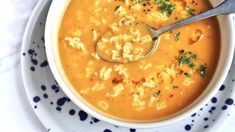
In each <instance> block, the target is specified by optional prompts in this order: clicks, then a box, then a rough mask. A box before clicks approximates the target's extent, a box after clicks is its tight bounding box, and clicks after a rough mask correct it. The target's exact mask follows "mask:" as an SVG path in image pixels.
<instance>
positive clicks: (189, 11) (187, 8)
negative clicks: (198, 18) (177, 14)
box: [186, 6, 195, 15]
mask: <svg viewBox="0 0 235 132" xmlns="http://www.w3.org/2000/svg"><path fill="white" fill-rule="evenodd" d="M186 12H187V14H188V15H194V12H195V9H193V8H191V7H189V6H187V7H186Z"/></svg>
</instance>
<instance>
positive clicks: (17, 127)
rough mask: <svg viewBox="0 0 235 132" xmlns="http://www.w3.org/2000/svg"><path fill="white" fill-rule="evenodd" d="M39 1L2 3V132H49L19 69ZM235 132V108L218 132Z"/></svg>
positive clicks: (6, 1) (0, 81)
mask: <svg viewBox="0 0 235 132" xmlns="http://www.w3.org/2000/svg"><path fill="white" fill-rule="evenodd" d="M37 1H38V0H4V1H1V4H0V84H1V86H0V132H46V131H47V130H46V129H45V128H44V126H43V125H42V124H41V122H40V121H39V120H38V119H37V117H36V115H35V114H34V112H33V110H32V108H31V106H30V104H29V102H28V100H27V97H26V93H25V90H24V86H23V83H22V77H21V70H20V49H21V41H22V37H23V32H24V29H25V26H26V23H27V20H28V18H29V16H30V14H31V12H32V10H33V8H34V6H35V5H36V3H37ZM233 107H234V106H233ZM234 130H235V107H234V108H233V109H232V111H231V114H230V116H229V118H228V120H227V121H225V123H224V124H223V125H222V126H221V127H220V129H219V130H218V132H231V131H234Z"/></svg>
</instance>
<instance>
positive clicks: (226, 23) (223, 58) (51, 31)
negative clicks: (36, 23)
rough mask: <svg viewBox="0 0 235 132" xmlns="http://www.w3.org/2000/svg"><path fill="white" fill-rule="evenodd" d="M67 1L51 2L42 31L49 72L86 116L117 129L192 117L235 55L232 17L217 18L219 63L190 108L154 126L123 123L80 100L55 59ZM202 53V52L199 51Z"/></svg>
mask: <svg viewBox="0 0 235 132" xmlns="http://www.w3.org/2000/svg"><path fill="white" fill-rule="evenodd" d="M69 3H70V0H54V1H53V2H52V5H51V7H50V10H49V14H48V17H47V21H46V29H45V41H46V53H47V58H48V61H49V65H50V68H51V70H52V73H53V75H54V76H55V78H56V80H57V82H58V83H59V85H60V87H61V88H62V89H63V91H64V92H65V94H66V95H67V96H68V97H69V98H70V99H71V100H72V101H73V102H74V103H75V104H76V105H77V106H78V107H80V108H81V109H83V110H84V111H86V112H88V113H89V114H91V115H92V116H94V117H96V118H98V119H100V120H103V121H106V122H109V123H112V124H114V125H117V126H124V127H130V128H151V127H159V126H163V125H167V124H169V123H173V122H176V121H178V120H181V119H184V118H185V117H187V116H190V115H191V114H193V113H195V112H196V111H197V110H199V109H200V108H202V107H203V106H204V105H205V104H206V103H207V102H208V101H209V100H210V99H211V98H212V97H213V96H214V95H215V94H216V92H217V91H218V89H219V87H220V86H221V85H222V83H223V81H224V80H225V77H226V75H227V73H228V71H229V68H230V65H231V62H232V57H233V52H234V38H233V37H234V25H233V24H232V17H231V16H230V15H224V16H219V17H218V20H219V26H220V30H221V53H220V57H219V63H218V66H217V68H216V72H215V74H214V76H213V78H212V80H211V81H210V83H209V85H208V87H207V88H206V89H205V90H204V92H203V93H202V94H201V95H200V96H199V97H198V98H197V99H196V100H195V101H194V102H192V103H191V104H190V105H189V106H187V107H186V108H184V109H183V110H181V111H179V112H177V113H175V114H173V115H171V116H168V117H166V118H164V119H161V120H159V121H155V122H128V121H123V120H117V119H114V118H111V117H109V116H106V115H104V114H102V113H101V112H98V111H96V110H95V109H93V108H91V107H90V106H89V105H87V104H86V103H85V102H84V101H82V99H81V98H80V97H79V96H77V93H75V92H74V91H73V88H72V85H71V84H70V83H69V80H68V79H67V78H66V75H65V73H64V71H63V68H62V66H61V64H60V60H59V56H58V39H57V36H58V31H59V28H60V23H61V20H62V18H63V14H64V12H65V11H66V8H67V6H68V4H69ZM211 3H212V5H217V4H218V3H220V1H219V0H211ZM202 50H203V49H202Z"/></svg>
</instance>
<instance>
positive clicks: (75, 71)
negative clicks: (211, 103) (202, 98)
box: [58, 0, 220, 121]
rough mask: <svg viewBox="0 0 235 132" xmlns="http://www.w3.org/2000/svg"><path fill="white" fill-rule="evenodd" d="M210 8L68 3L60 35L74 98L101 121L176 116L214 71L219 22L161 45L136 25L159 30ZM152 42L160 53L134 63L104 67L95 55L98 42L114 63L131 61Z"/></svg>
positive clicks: (168, 36) (182, 31)
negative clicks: (105, 117)
mask: <svg viewBox="0 0 235 132" xmlns="http://www.w3.org/2000/svg"><path fill="white" fill-rule="evenodd" d="M210 8H211V5H210V3H209V2H208V1H207V0H71V3H70V4H69V6H68V8H67V10H66V12H65V15H64V17H63V20H62V23H61V27H60V31H59V36H58V39H59V43H58V45H59V56H60V60H61V64H62V66H63V69H64V72H65V74H66V76H67V78H68V80H69V81H70V83H71V84H72V86H73V88H74V91H75V92H76V94H77V95H78V96H80V97H81V98H82V99H83V100H84V101H86V103H87V104H88V105H89V106H92V107H93V108H95V109H96V110H98V111H100V112H102V113H103V114H106V115H109V116H112V117H114V118H118V119H123V120H134V121H151V120H158V119H161V118H163V117H166V116H169V115H171V114H173V113H176V112H178V111H179V110H182V109H183V108H185V107H186V106H188V105H189V104H190V103H192V102H193V101H194V100H195V99H196V98H197V97H198V96H199V95H200V94H201V93H202V92H203V91H204V90H205V88H206V87H207V85H208V83H209V81H210V80H211V78H212V76H213V74H214V72H215V69H216V65H217V62H218V58H219V52H220V32H219V26H218V22H217V19H216V18H210V19H206V20H203V21H199V22H196V23H193V24H190V25H187V26H184V27H181V28H178V29H175V30H172V31H169V32H166V33H163V34H162V35H161V36H160V38H158V36H150V35H149V33H148V32H147V31H144V32H142V31H141V30H140V29H139V28H138V24H137V23H142V24H143V23H145V24H148V25H151V26H153V27H154V28H160V27H163V26H166V25H169V24H171V23H174V22H176V21H179V20H181V19H184V18H187V17H190V16H193V15H195V14H198V13H200V12H203V11H205V10H208V9H210ZM123 27H124V29H125V30H124V29H123ZM107 32H111V34H109V35H108V37H106V33H107ZM115 32H118V34H116V33H115ZM156 39H159V42H160V43H159V47H158V49H157V50H156V51H155V52H154V53H153V54H152V55H150V56H148V57H147V58H145V59H142V60H140V61H137V62H133V63H126V64H118V63H111V62H106V61H104V60H102V59H100V57H99V56H98V55H97V53H96V51H95V47H96V45H97V44H98V43H100V42H102V45H103V47H105V46H106V48H104V49H105V50H104V52H105V53H107V54H108V56H110V57H111V58H112V59H122V58H125V59H127V60H131V59H133V56H136V55H139V54H140V53H141V52H143V51H145V50H146V49H147V48H148V47H149V44H151V42H152V41H153V40H156ZM103 42H104V43H103ZM109 44H111V45H112V46H107V45H109ZM110 47H112V48H110Z"/></svg>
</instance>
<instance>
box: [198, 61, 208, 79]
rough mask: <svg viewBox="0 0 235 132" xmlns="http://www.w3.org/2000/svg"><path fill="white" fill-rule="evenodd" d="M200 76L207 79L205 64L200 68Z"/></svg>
mask: <svg viewBox="0 0 235 132" xmlns="http://www.w3.org/2000/svg"><path fill="white" fill-rule="evenodd" d="M199 74H200V75H201V77H203V78H204V77H206V74H207V71H206V65H205V64H201V65H200V67H199Z"/></svg>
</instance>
